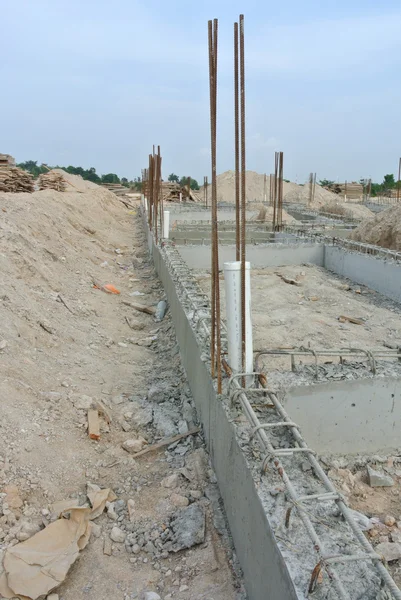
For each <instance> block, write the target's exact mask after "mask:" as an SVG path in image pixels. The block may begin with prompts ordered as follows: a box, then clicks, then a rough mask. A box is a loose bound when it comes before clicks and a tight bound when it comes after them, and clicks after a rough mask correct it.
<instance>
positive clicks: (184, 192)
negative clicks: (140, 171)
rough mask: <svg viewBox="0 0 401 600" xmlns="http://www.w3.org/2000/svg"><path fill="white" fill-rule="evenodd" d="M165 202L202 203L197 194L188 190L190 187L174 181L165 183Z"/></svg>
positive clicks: (163, 194)
mask: <svg viewBox="0 0 401 600" xmlns="http://www.w3.org/2000/svg"><path fill="white" fill-rule="evenodd" d="M161 193H162V196H163V200H167V201H168V202H181V201H184V202H186V201H191V202H200V201H201V198H200V196H198V194H197V193H196V192H194V191H193V190H191V189H190V188H188V186H181V185H180V184H179V183H176V182H174V181H163V182H162V190H161Z"/></svg>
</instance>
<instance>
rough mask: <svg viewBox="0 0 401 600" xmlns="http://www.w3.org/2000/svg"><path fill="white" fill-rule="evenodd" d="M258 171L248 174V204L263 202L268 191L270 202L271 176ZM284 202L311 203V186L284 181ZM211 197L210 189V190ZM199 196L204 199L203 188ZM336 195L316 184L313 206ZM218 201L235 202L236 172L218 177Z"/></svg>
mask: <svg viewBox="0 0 401 600" xmlns="http://www.w3.org/2000/svg"><path fill="white" fill-rule="evenodd" d="M264 178H265V176H264V175H263V174H260V173H256V171H247V172H246V201H247V202H263V201H264V192H265V190H266V199H267V201H269V192H270V176H269V175H267V177H266V187H265V179H264ZM283 193H284V202H294V203H299V204H307V203H308V202H309V185H308V184H306V185H298V184H296V183H292V182H287V181H284V183H283ZM209 195H210V189H209ZM199 196H200V197H201V198H203V187H202V188H201V189H200V191H199ZM337 199H338V197H337V196H336V194H333V193H332V192H329V191H328V190H325V189H324V188H322V187H321V186H320V185H318V184H316V188H315V201H314V203H313V206H320V205H321V204H324V203H325V202H330V201H332V200H337ZM217 201H218V202H227V203H229V204H232V203H234V201H235V172H234V171H225V172H224V173H220V175H218V176H217Z"/></svg>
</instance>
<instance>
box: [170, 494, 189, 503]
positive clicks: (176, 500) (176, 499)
mask: <svg viewBox="0 0 401 600" xmlns="http://www.w3.org/2000/svg"><path fill="white" fill-rule="evenodd" d="M170 500H171V502H172V503H173V504H174V506H188V504H189V500H188V498H185V496H180V494H171V497H170Z"/></svg>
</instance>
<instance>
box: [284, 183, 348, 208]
mask: <svg viewBox="0 0 401 600" xmlns="http://www.w3.org/2000/svg"><path fill="white" fill-rule="evenodd" d="M291 186H292V187H291V189H288V191H286V190H285V188H284V202H294V204H308V203H309V184H305V185H297V184H296V183H292V184H291ZM328 202H338V196H337V194H333V192H329V191H328V190H326V189H325V188H323V187H321V186H320V185H319V184H316V186H315V198H314V201H313V202H312V207H313V208H319V207H321V206H323V205H324V204H327V203H328Z"/></svg>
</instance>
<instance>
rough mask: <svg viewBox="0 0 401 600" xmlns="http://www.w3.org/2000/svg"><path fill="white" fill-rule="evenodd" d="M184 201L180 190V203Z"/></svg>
mask: <svg viewBox="0 0 401 600" xmlns="http://www.w3.org/2000/svg"><path fill="white" fill-rule="evenodd" d="M181 202H182V192H180V203H181Z"/></svg>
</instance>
